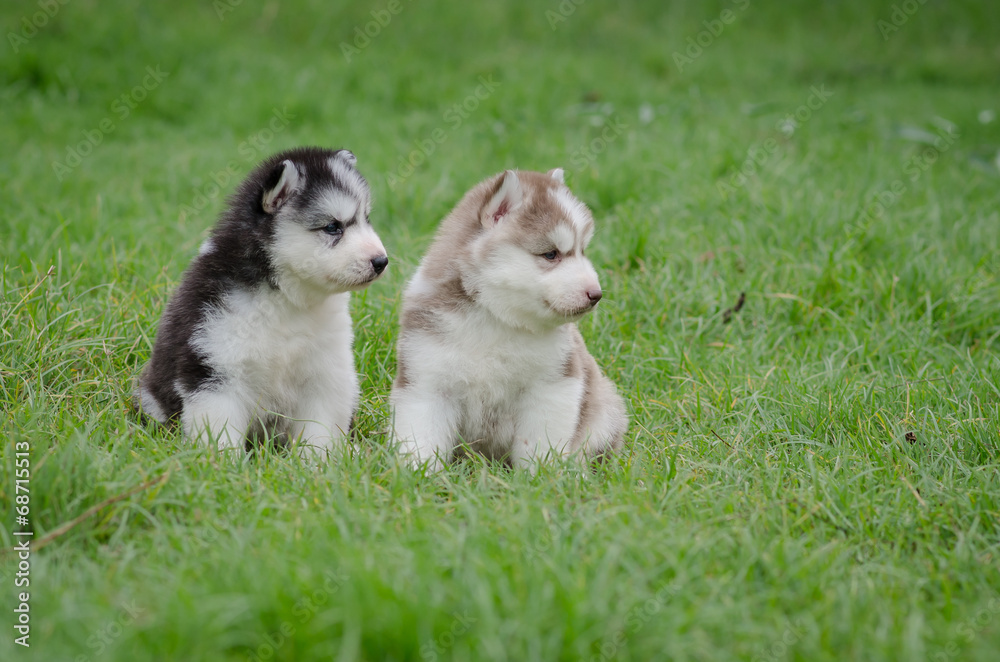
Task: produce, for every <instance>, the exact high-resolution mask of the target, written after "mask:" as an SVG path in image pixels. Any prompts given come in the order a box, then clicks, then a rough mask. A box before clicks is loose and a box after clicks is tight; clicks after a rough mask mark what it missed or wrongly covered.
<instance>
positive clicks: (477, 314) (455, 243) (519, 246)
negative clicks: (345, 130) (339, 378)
mask: <svg viewBox="0 0 1000 662" xmlns="http://www.w3.org/2000/svg"><path fill="white" fill-rule="evenodd" d="M593 234H594V219H593V218H592V217H591V214H590V211H589V210H588V209H587V207H586V206H585V205H584V204H583V203H581V202H580V201H579V200H577V199H576V198H575V197H574V196H573V194H572V193H570V191H569V189H568V188H567V187H566V185H565V183H564V181H563V171H562V170H561V169H558V168H557V169H555V170H552V171H550V172H548V173H546V174H543V173H537V172H514V171H512V170H508V171H506V172H504V173H501V174H499V175H495V176H493V177H491V178H489V179H487V180H486V181H484V182H481V183H480V184H479V185H478V186H476V187H475V188H473V189H472V190H471V191H469V192H468V193H467V194H466V195H465V197H464V198H463V199H462V200H461V202H459V203H458V205H457V206H456V207H455V209H454V210H452V212H451V213H450V214H449V215H448V216H447V217H446V218H445V219H444V221H442V223H441V227H440V229H439V230H438V233H437V236H436V237H435V239H434V243H433V244H432V245H431V248H430V250H429V251H428V253H427V255H426V256H425V257H424V259H423V261H422V262H421V264H420V267H419V269H418V270H417V272H416V274H415V275H414V276H413V279H412V280H411V281H410V283H409V285H408V286H407V289H406V291H405V293H404V295H403V310H402V316H401V330H400V336H399V345H398V348H397V357H398V365H397V373H396V380H395V383H394V385H393V389H392V394H391V396H390V403H391V406H392V410H393V416H394V421H393V423H394V434H395V439H396V442H397V443H398V444H399V450H400V452H401V454H402V455H403V456H404V457H405V458H407V459H408V461H409V463H410V464H411V465H413V466H417V465H421V464H424V463H428V466H429V467H430V468H431V469H438V468H440V467H441V466H442V465H443V463H445V462H447V461H449V459H450V458H451V455H452V452H453V450H454V449H455V448H456V446H457V445H458V444H461V443H463V442H464V443H465V444H468V445H469V446H470V447H472V448H474V449H476V450H479V451H480V452H482V453H484V454H486V455H487V456H489V457H492V458H506V459H507V460H509V461H510V462H512V463H513V464H514V465H515V466H528V467H534V466H535V465H536V463H537V462H538V461H539V460H541V459H543V458H544V457H545V456H546V455H549V454H554V455H559V456H564V455H570V454H577V455H578V456H580V457H583V458H587V457H593V456H595V455H600V454H603V453H605V452H607V451H610V450H616V449H618V448H620V447H621V444H622V439H623V437H624V435H625V430H626V428H627V427H628V418H627V415H626V413H625V405H624V402H623V401H622V399H621V397H619V396H618V394H617V392H616V390H615V387H614V385H613V384H612V383H611V382H610V381H609V380H608V378H607V377H605V376H604V375H603V374H602V373H601V371H600V369H599V368H598V367H597V363H596V362H595V361H594V359H593V357H591V355H590V354H589V353H588V352H587V348H586V347H585V346H584V343H583V338H582V337H581V336H580V332H579V331H578V330H577V328H576V325H575V324H574V322H576V321H577V320H579V319H581V318H582V317H583V316H584V315H585V314H586V313H588V312H590V311H591V310H592V309H593V308H594V306H596V305H597V302H598V301H600V300H601V286H600V284H599V283H598V280H597V274H596V273H595V272H594V268H593V266H591V264H590V260H588V259H587V258H586V257H584V254H583V251H584V249H585V248H586V246H587V244H588V243H589V242H590V239H591V237H592V236H593Z"/></svg>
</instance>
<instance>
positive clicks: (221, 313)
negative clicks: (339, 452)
mask: <svg viewBox="0 0 1000 662" xmlns="http://www.w3.org/2000/svg"><path fill="white" fill-rule="evenodd" d="M349 300H350V295H349V294H336V295H332V296H329V297H327V298H326V299H323V300H320V301H318V302H315V303H314V305H310V306H308V307H301V306H297V305H294V304H293V303H292V302H290V301H289V300H288V299H287V298H285V297H284V296H283V295H282V294H281V292H280V291H274V290H270V289H268V288H266V287H261V288H259V289H258V290H256V291H253V292H246V291H236V292H233V293H230V294H229V295H228V296H227V297H226V298H225V299H224V301H223V305H221V306H220V307H219V308H217V309H216V310H214V311H213V312H212V313H211V314H209V315H208V316H207V317H206V319H205V321H204V323H203V324H202V325H201V327H200V328H199V330H198V332H197V333H196V334H195V336H194V338H193V339H192V344H193V345H194V346H195V347H196V348H197V349H199V350H200V351H201V352H202V353H204V354H205V355H206V356H207V357H208V360H209V363H210V364H211V365H212V367H213V368H214V369H215V370H216V371H217V372H218V373H219V374H220V375H221V377H222V378H223V380H224V381H225V382H227V383H228V384H231V385H232V387H234V388H236V389H238V390H240V391H242V392H244V393H245V396H246V397H248V398H252V399H254V400H256V402H255V404H256V405H257V406H258V407H261V408H264V409H267V410H270V411H277V412H279V413H282V414H284V415H291V413H292V412H294V411H295V410H297V409H298V404H299V403H300V402H301V401H302V400H304V399H305V398H307V397H308V396H309V395H310V394H309V393H308V390H309V389H311V388H315V387H318V386H320V385H322V386H324V387H325V386H327V385H335V386H334V387H335V388H336V390H337V391H341V392H340V393H329V396H330V397H337V396H340V397H341V398H343V397H344V396H346V399H348V400H349V401H353V400H355V399H356V391H357V377H356V375H355V372H354V361H353V355H352V352H351V343H352V340H353V333H352V329H351V318H350V313H349V309H348V305H349Z"/></svg>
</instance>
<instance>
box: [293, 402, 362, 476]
mask: <svg viewBox="0 0 1000 662" xmlns="http://www.w3.org/2000/svg"><path fill="white" fill-rule="evenodd" d="M352 409H353V407H349V406H348V407H336V406H331V405H330V403H328V402H320V401H314V402H312V403H309V404H307V405H306V406H305V407H303V408H302V412H301V415H300V416H299V417H297V419H296V420H295V421H293V422H292V424H291V429H290V432H291V437H292V439H293V440H297V443H298V454H299V456H300V457H302V458H304V459H306V460H307V461H310V462H312V463H318V462H320V461H323V460H327V459H329V457H330V455H331V453H332V452H333V451H334V450H335V449H336V448H338V447H339V446H340V445H342V444H343V442H344V441H345V440H346V439H347V434H348V432H349V428H350V426H351V411H352Z"/></svg>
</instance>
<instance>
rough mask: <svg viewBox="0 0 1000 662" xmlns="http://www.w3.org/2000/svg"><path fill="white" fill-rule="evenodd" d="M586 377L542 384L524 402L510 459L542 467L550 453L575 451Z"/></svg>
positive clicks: (515, 464)
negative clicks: (574, 438)
mask: <svg viewBox="0 0 1000 662" xmlns="http://www.w3.org/2000/svg"><path fill="white" fill-rule="evenodd" d="M582 398H583V381H582V380H579V379H563V380H561V381H559V382H557V383H555V384H540V385H538V386H537V387H535V388H533V389H531V390H530V391H528V393H527V394H526V395H525V397H524V399H523V400H522V403H521V408H520V415H519V417H518V421H517V429H516V431H515V434H514V445H513V447H512V448H511V451H510V459H511V462H513V464H514V466H515V467H526V468H530V469H531V470H532V472H534V471H536V470H537V469H538V464H539V462H541V461H543V460H544V459H545V458H546V457H548V456H565V455H569V454H570V453H571V452H572V447H571V445H570V444H571V442H572V440H573V434H574V433H575V432H576V427H577V423H578V422H579V420H580V401H581V400H582Z"/></svg>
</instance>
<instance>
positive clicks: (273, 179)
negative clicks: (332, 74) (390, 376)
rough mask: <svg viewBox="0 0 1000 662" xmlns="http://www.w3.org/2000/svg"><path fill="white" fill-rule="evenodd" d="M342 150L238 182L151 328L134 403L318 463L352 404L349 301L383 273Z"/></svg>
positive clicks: (266, 166) (237, 444) (364, 198)
mask: <svg viewBox="0 0 1000 662" xmlns="http://www.w3.org/2000/svg"><path fill="white" fill-rule="evenodd" d="M355 164H356V159H355V157H354V155H353V154H352V153H351V152H349V151H347V150H336V151H334V150H327V149H319V148H300V149H294V150H290V151H287V152H283V153H281V154H276V155H274V156H272V157H270V158H269V159H267V160H266V161H264V162H263V163H262V164H260V165H259V166H258V167H257V168H256V169H255V170H254V171H253V172H252V173H251V174H250V175H249V176H248V177H247V179H246V180H245V181H244V182H243V183H242V184H241V185H240V186H239V188H238V190H237V191H236V192H235V194H234V195H233V196H232V198H231V199H230V201H229V205H228V208H227V209H226V211H225V212H224V213H223V215H222V218H221V219H220V221H219V223H218V225H217V226H216V227H215V228H214V230H213V232H212V234H211V237H210V238H209V239H208V240H207V241H206V242H205V243H204V244H203V245H202V247H201V250H200V251H199V254H198V256H197V257H196V258H195V259H194V262H193V263H192V264H191V266H190V268H189V269H188V270H187V273H186V274H185V275H184V279H183V281H182V283H181V285H180V287H179V288H178V290H177V292H176V293H175V294H174V295H173V297H172V298H171V300H170V303H169V305H168V306H167V309H166V312H165V313H164V315H163V318H162V319H161V321H160V328H159V332H158V333H157V337H156V344H155V346H154V348H153V356H152V359H151V360H150V362H149V365H148V366H147V367H146V369H145V370H144V372H143V374H142V376H141V377H140V380H139V384H138V388H137V391H136V400H137V402H138V404H139V406H140V407H141V409H142V411H143V412H145V413H146V414H147V415H148V416H151V417H152V418H155V419H156V420H158V421H161V422H163V423H168V424H173V423H175V422H179V423H180V424H181V426H182V427H183V430H184V433H185V434H186V435H187V436H188V437H190V438H192V439H197V440H199V441H200V442H202V443H206V444H218V446H219V447H220V448H240V449H242V448H244V446H245V445H248V444H250V443H251V442H252V441H254V440H255V438H257V437H259V436H261V434H267V435H274V436H276V437H278V438H279V439H284V440H285V441H296V440H300V441H301V443H300V448H301V449H303V450H305V451H306V452H308V453H310V454H311V455H314V456H322V455H323V454H325V452H326V451H328V450H329V449H331V448H332V447H333V445H334V443H335V441H336V440H337V439H339V438H343V437H344V436H345V435H346V433H347V432H348V429H349V426H350V424H351V418H352V415H353V412H354V410H355V408H356V407H357V403H358V396H359V389H358V378H357V374H356V373H355V369H354V357H353V352H352V342H353V329H352V325H351V317H350V313H349V310H348V303H349V299H350V292H351V291H352V290H359V289H362V288H364V287H367V286H368V285H369V284H370V283H372V282H373V281H374V280H375V279H376V278H378V277H379V276H380V275H381V274H382V273H383V271H384V269H385V267H386V265H387V264H388V258H387V257H386V253H385V249H384V248H383V247H382V242H381V241H380V240H379V238H378V235H377V234H376V233H375V231H374V230H373V229H372V226H371V224H370V222H369V220H368V216H369V214H370V213H371V193H370V190H369V188H368V183H367V182H366V181H365V179H364V178H363V177H362V176H361V175H360V174H359V173H358V171H357V170H356V169H355Z"/></svg>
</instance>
